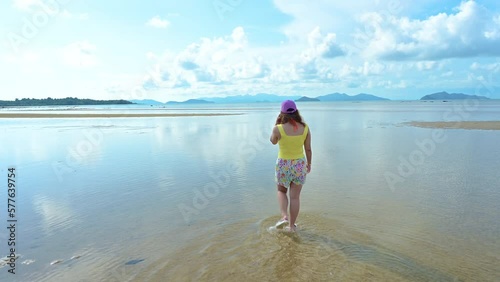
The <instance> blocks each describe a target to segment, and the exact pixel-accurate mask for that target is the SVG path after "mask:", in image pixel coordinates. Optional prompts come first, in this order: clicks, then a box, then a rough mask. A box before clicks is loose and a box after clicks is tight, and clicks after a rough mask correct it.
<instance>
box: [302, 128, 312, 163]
mask: <svg viewBox="0 0 500 282" xmlns="http://www.w3.org/2000/svg"><path fill="white" fill-rule="evenodd" d="M304 149H305V150H306V159H307V172H311V165H312V149H311V129H309V130H308V132H307V136H306V140H305V141H304Z"/></svg>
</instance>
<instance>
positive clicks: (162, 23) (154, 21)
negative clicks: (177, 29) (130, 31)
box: [146, 16, 170, 28]
mask: <svg viewBox="0 0 500 282" xmlns="http://www.w3.org/2000/svg"><path fill="white" fill-rule="evenodd" d="M146 25H147V26H150V27H155V28H167V27H168V26H170V22H169V21H168V20H163V19H161V18H160V17H159V16H155V17H153V18H151V19H150V20H149V21H148V22H147V23H146Z"/></svg>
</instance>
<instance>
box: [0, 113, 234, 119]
mask: <svg viewBox="0 0 500 282" xmlns="http://www.w3.org/2000/svg"><path fill="white" fill-rule="evenodd" d="M231 115H241V114H240V113H231V114H228V113H224V114H222V113H186V114H182V113H168V114H166V113H154V114H147V113H137V114H130V113H123V114H105V113H95V114H93V113H85V114H82V113H78V114H54V113H51V114H40V113H0V118H136V117H207V116H231Z"/></svg>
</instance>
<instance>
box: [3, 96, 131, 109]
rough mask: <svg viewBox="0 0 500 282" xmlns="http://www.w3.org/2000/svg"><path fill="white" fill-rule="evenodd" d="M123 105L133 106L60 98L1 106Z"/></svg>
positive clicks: (121, 101)
mask: <svg viewBox="0 0 500 282" xmlns="http://www.w3.org/2000/svg"><path fill="white" fill-rule="evenodd" d="M117 104H118V105H121V104H133V103H132V102H129V101H127V100H92V99H78V98H71V97H68V98H59V99H57V98H56V99H52V98H50V97H49V98H46V99H32V98H23V99H16V100H14V101H2V100H0V106H2V107H13V106H75V105H117Z"/></svg>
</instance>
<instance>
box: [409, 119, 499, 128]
mask: <svg viewBox="0 0 500 282" xmlns="http://www.w3.org/2000/svg"><path fill="white" fill-rule="evenodd" d="M404 124H406V125H411V126H416V127H423V128H444V129H479V130H500V121H447V122H445V121H411V122H405V123H404Z"/></svg>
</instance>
